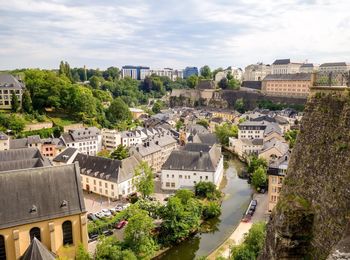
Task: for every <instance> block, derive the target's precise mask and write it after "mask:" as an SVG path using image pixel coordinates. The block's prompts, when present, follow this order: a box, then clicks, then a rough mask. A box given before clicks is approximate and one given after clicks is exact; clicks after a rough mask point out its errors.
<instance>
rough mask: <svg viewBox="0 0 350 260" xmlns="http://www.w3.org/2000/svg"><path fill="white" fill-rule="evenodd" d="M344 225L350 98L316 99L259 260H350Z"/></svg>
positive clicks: (348, 208)
mask: <svg viewBox="0 0 350 260" xmlns="http://www.w3.org/2000/svg"><path fill="white" fill-rule="evenodd" d="M349 223H350V95H349V92H348V91H347V90H346V91H339V92H337V91H332V92H329V93H315V94H314V95H313V96H312V97H310V99H309V100H308V102H307V105H306V108H305V115H304V118H303V120H302V125H301V130H300V134H299V136H298V140H297V144H296V146H295V148H294V150H293V153H292V156H291V160H290V163H289V168H288V173H287V177H286V178H285V182H284V185H283V188H282V191H281V196H280V198H279V201H278V204H277V206H276V208H275V210H274V211H273V213H272V215H271V219H270V221H269V224H268V226H267V237H266V241H265V246H264V250H263V253H262V255H261V256H260V257H259V259H263V260H266V259H276V260H277V259H278V260H280V259H327V258H328V259H350V254H349V252H350V250H349V248H350V224H349ZM344 255H347V256H348V257H349V258H341V257H344Z"/></svg>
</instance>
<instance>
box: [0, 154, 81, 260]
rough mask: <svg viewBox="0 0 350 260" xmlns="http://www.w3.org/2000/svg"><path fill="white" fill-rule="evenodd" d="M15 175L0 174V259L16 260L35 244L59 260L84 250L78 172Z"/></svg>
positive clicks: (57, 169) (59, 169)
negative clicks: (38, 243) (37, 241)
mask: <svg viewBox="0 0 350 260" xmlns="http://www.w3.org/2000/svg"><path fill="white" fill-rule="evenodd" d="M32 149H34V148H32ZM25 150H28V149H25ZM6 152H9V151H6ZM10 152H11V150H10ZM12 152H15V153H16V154H19V150H16V151H12ZM14 169H15V170H13V169H11V170H9V171H3V172H1V174H0V190H1V192H2V195H1V198H0V212H1V214H0V256H1V259H16V260H17V259H21V256H23V255H24V253H25V252H26V250H27V248H28V247H29V246H30V244H31V241H33V239H34V238H36V239H37V240H39V241H40V242H41V243H42V245H43V246H45V247H46V248H47V250H50V251H51V252H52V253H54V254H55V255H56V256H57V257H59V258H62V259H63V258H67V259H68V258H71V257H72V258H74V256H75V252H77V249H78V246H79V245H83V247H84V248H85V249H87V244H88V241H87V240H88V234H87V219H86V215H85V214H86V210H85V204H84V198H83V193H82V189H81V184H80V175H79V166H78V165H77V164H71V165H63V166H51V167H36V168H29V169H16V168H14ZM67 252H69V255H68V253H67ZM26 255H27V253H26ZM25 257H26V256H25ZM24 259H26V258H24ZM30 259H37V258H30ZM45 259H48V258H45Z"/></svg>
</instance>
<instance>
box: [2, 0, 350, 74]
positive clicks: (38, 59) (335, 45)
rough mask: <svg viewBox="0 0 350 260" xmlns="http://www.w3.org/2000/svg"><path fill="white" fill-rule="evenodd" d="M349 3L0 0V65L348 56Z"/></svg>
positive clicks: (178, 63) (179, 63) (222, 62)
mask: <svg viewBox="0 0 350 260" xmlns="http://www.w3.org/2000/svg"><path fill="white" fill-rule="evenodd" d="M349 8H350V2H349V1H347V0H338V1H336V3H335V1H327V0H314V1H312V0H299V1H295V0H279V1H274V0H241V1H237V0H236V1H228V0H220V1H210V0H207V1H204V0H187V1H182V2H179V1H175V0H169V1H162V0H150V1H142V0H129V1H126V0H124V1H97V0H95V1H93V0H90V1H83V0H82V1H68V0H66V1H60V0H56V1H45V2H44V1H35V0H26V1H24V0H12V1H7V0H0V35H1V39H2V43H1V45H2V46H1V48H0V69H8V68H16V67H18V68H19V67H45V68H53V67H57V66H58V63H59V61H60V60H62V59H64V60H67V61H68V62H70V63H71V65H72V66H82V65H84V64H86V65H88V66H89V67H100V68H105V67H108V66H111V65H116V66H121V65H124V64H142V65H150V66H154V67H165V66H166V67H169V66H173V67H183V66H186V65H197V66H202V65H204V64H209V65H210V66H212V67H219V66H221V67H225V66H229V65H237V66H242V67H244V66H246V65H247V64H249V63H255V62H257V61H264V62H266V63H271V62H273V60H274V59H276V58H289V57H290V58H292V59H293V60H296V61H304V60H306V59H308V60H309V61H312V62H316V63H321V62H325V61H350V49H349V47H348V46H349V43H350V30H348V28H349V26H350V15H349V14H348V10H349Z"/></svg>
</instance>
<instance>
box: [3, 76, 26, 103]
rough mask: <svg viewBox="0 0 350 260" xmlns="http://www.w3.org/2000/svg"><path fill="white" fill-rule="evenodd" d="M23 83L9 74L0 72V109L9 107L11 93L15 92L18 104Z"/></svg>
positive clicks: (20, 99) (20, 101)
mask: <svg viewBox="0 0 350 260" xmlns="http://www.w3.org/2000/svg"><path fill="white" fill-rule="evenodd" d="M24 90H25V87H24V84H23V83H22V82H21V81H19V80H18V79H16V78H15V77H14V76H12V75H10V74H0V109H11V100H12V93H15V94H16V96H17V98H18V101H19V104H20V106H21V105H22V95H23V92H24Z"/></svg>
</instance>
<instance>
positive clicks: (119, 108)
mask: <svg viewBox="0 0 350 260" xmlns="http://www.w3.org/2000/svg"><path fill="white" fill-rule="evenodd" d="M107 119H108V120H109V121H110V122H111V123H113V124H115V123H118V122H120V121H124V120H130V119H131V112H130V110H129V107H128V105H127V104H125V102H124V101H123V100H122V99H121V98H116V99H114V100H113V101H112V103H111V105H110V106H109V108H108V109H107Z"/></svg>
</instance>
